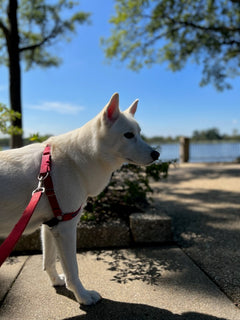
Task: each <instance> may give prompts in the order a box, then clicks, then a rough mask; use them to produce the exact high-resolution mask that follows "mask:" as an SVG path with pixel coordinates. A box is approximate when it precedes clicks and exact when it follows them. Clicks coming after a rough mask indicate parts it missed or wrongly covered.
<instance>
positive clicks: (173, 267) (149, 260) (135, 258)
mask: <svg viewBox="0 0 240 320" xmlns="http://www.w3.org/2000/svg"><path fill="white" fill-rule="evenodd" d="M169 248H170V246H168V247H167V249H166V248H165V247H164V246H162V247H161V249H159V248H158V247H151V249H150V250H148V247H146V248H141V247H139V248H132V249H128V251H127V253H126V252H125V251H124V250H111V251H104V250H99V251H95V252H93V254H95V255H96V256H97V258H96V259H97V260H101V261H103V262H104V263H106V264H107V265H108V268H107V270H110V271H113V276H112V279H111V281H113V282H117V283H120V284H125V283H127V282H132V281H137V280H140V281H142V282H145V283H146V284H149V285H157V284H158V283H159V280H160V278H161V275H162V272H164V271H166V270H169V271H174V272H177V271H182V270H183V266H182V264H181V263H179V261H178V260H177V259H176V260H173V259H169V258H167V256H166V255H159V250H161V251H163V250H164V249H166V251H167V250H168V249H169ZM173 248H175V247H174V246H172V249H173Z"/></svg>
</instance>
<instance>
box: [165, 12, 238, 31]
mask: <svg viewBox="0 0 240 320" xmlns="http://www.w3.org/2000/svg"><path fill="white" fill-rule="evenodd" d="M165 18H167V19H168V20H170V21H171V22H172V23H175V24H177V23H178V24H181V25H185V26H188V27H192V28H194V29H199V30H204V31H214V32H222V31H226V32H240V28H230V27H226V26H221V27H214V26H209V27H205V26H201V25H198V24H196V23H194V22H190V21H181V20H176V19H174V18H171V17H169V16H167V15H166V16H165Z"/></svg>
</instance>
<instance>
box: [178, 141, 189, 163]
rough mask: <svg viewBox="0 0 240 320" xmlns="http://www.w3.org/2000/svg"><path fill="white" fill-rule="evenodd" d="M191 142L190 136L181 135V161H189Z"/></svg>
mask: <svg viewBox="0 0 240 320" xmlns="http://www.w3.org/2000/svg"><path fill="white" fill-rule="evenodd" d="M189 142H190V139H189V138H187V137H180V162H188V161H189Z"/></svg>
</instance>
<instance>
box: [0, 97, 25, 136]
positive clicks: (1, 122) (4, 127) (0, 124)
mask: <svg viewBox="0 0 240 320" xmlns="http://www.w3.org/2000/svg"><path fill="white" fill-rule="evenodd" d="M20 118H21V114H20V113H19V112H15V111H13V110H10V109H8V108H7V107H6V106H5V105H4V104H2V103H0V132H2V133H4V134H20V133H21V132H22V130H21V129H20V128H18V127H14V126H12V125H11V122H12V121H14V120H15V119H20Z"/></svg>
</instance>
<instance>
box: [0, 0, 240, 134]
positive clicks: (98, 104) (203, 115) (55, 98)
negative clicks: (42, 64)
mask: <svg viewBox="0 0 240 320" xmlns="http://www.w3.org/2000/svg"><path fill="white" fill-rule="evenodd" d="M113 6H114V1H113V0H105V1H104V6H103V2H102V1H99V0H91V1H81V5H80V8H81V9H82V10H84V11H88V12H91V13H92V16H91V21H92V23H91V25H89V26H87V25H86V26H80V27H79V29H78V32H77V33H76V34H75V35H74V36H73V38H72V41H71V42H68V43H67V42H61V43H58V44H56V45H55V47H53V48H52V52H53V53H55V54H56V55H58V56H60V57H61V58H62V60H63V63H62V64H61V65H60V67H58V68H48V69H41V68H35V69H32V70H31V71H28V72H23V73H22V98H23V124H24V134H25V136H28V135H29V134H33V133H36V132H39V133H40V134H42V135H43V134H54V135H56V134H61V133H64V132H67V131H70V130H72V129H75V128H78V127H80V126H82V125H83V124H84V123H86V122H87V121H88V120H90V119H91V118H92V117H94V116H95V115H96V114H97V113H98V112H99V111H100V110H101V109H102V108H103V107H104V105H105V104H106V103H107V101H108V100H109V98H110V97H111V95H112V94H113V93H114V92H119V94H120V107H121V109H122V110H124V109H125V108H127V107H128V106H129V105H130V103H132V101H133V100H135V99H136V98H139V107H138V111H137V114H136V119H137V120H138V121H139V123H140V125H141V127H142V133H143V134H145V135H146V136H149V137H150V136H154V135H159V136H169V135H170V136H176V135H186V136H190V135H191V134H192V132H193V131H194V130H196V129H197V130H204V129H208V128H212V127H217V128H219V130H220V132H221V133H228V134H231V133H232V131H233V129H239V125H240V78H239V79H237V78H236V79H235V80H234V81H233V82H232V83H233V87H234V88H233V89H232V90H226V91H224V92H217V91H216V90H215V89H214V88H213V87H212V86H207V87H204V88H200V87H199V82H200V79H201V66H196V65H194V64H190V63H189V64H188V65H187V66H186V68H185V69H183V70H182V71H180V72H177V73H172V72H171V71H168V70H167V66H166V65H155V66H153V67H152V68H151V69H148V68H144V69H142V70H141V71H140V72H138V73H135V72H133V71H131V70H128V69H127V68H126V66H125V65H123V64H120V63H119V62H116V61H114V62H113V63H112V64H108V63H106V59H105V57H104V53H103V49H102V48H101V47H100V37H107V36H109V35H110V28H111V26H110V24H109V23H108V20H109V18H110V15H111V14H112V13H113V12H114V10H113ZM22 69H24V67H22ZM0 101H1V102H3V103H6V104H8V71H7V69H6V68H4V67H3V66H1V67H0ZM239 131H240V130H239Z"/></svg>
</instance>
